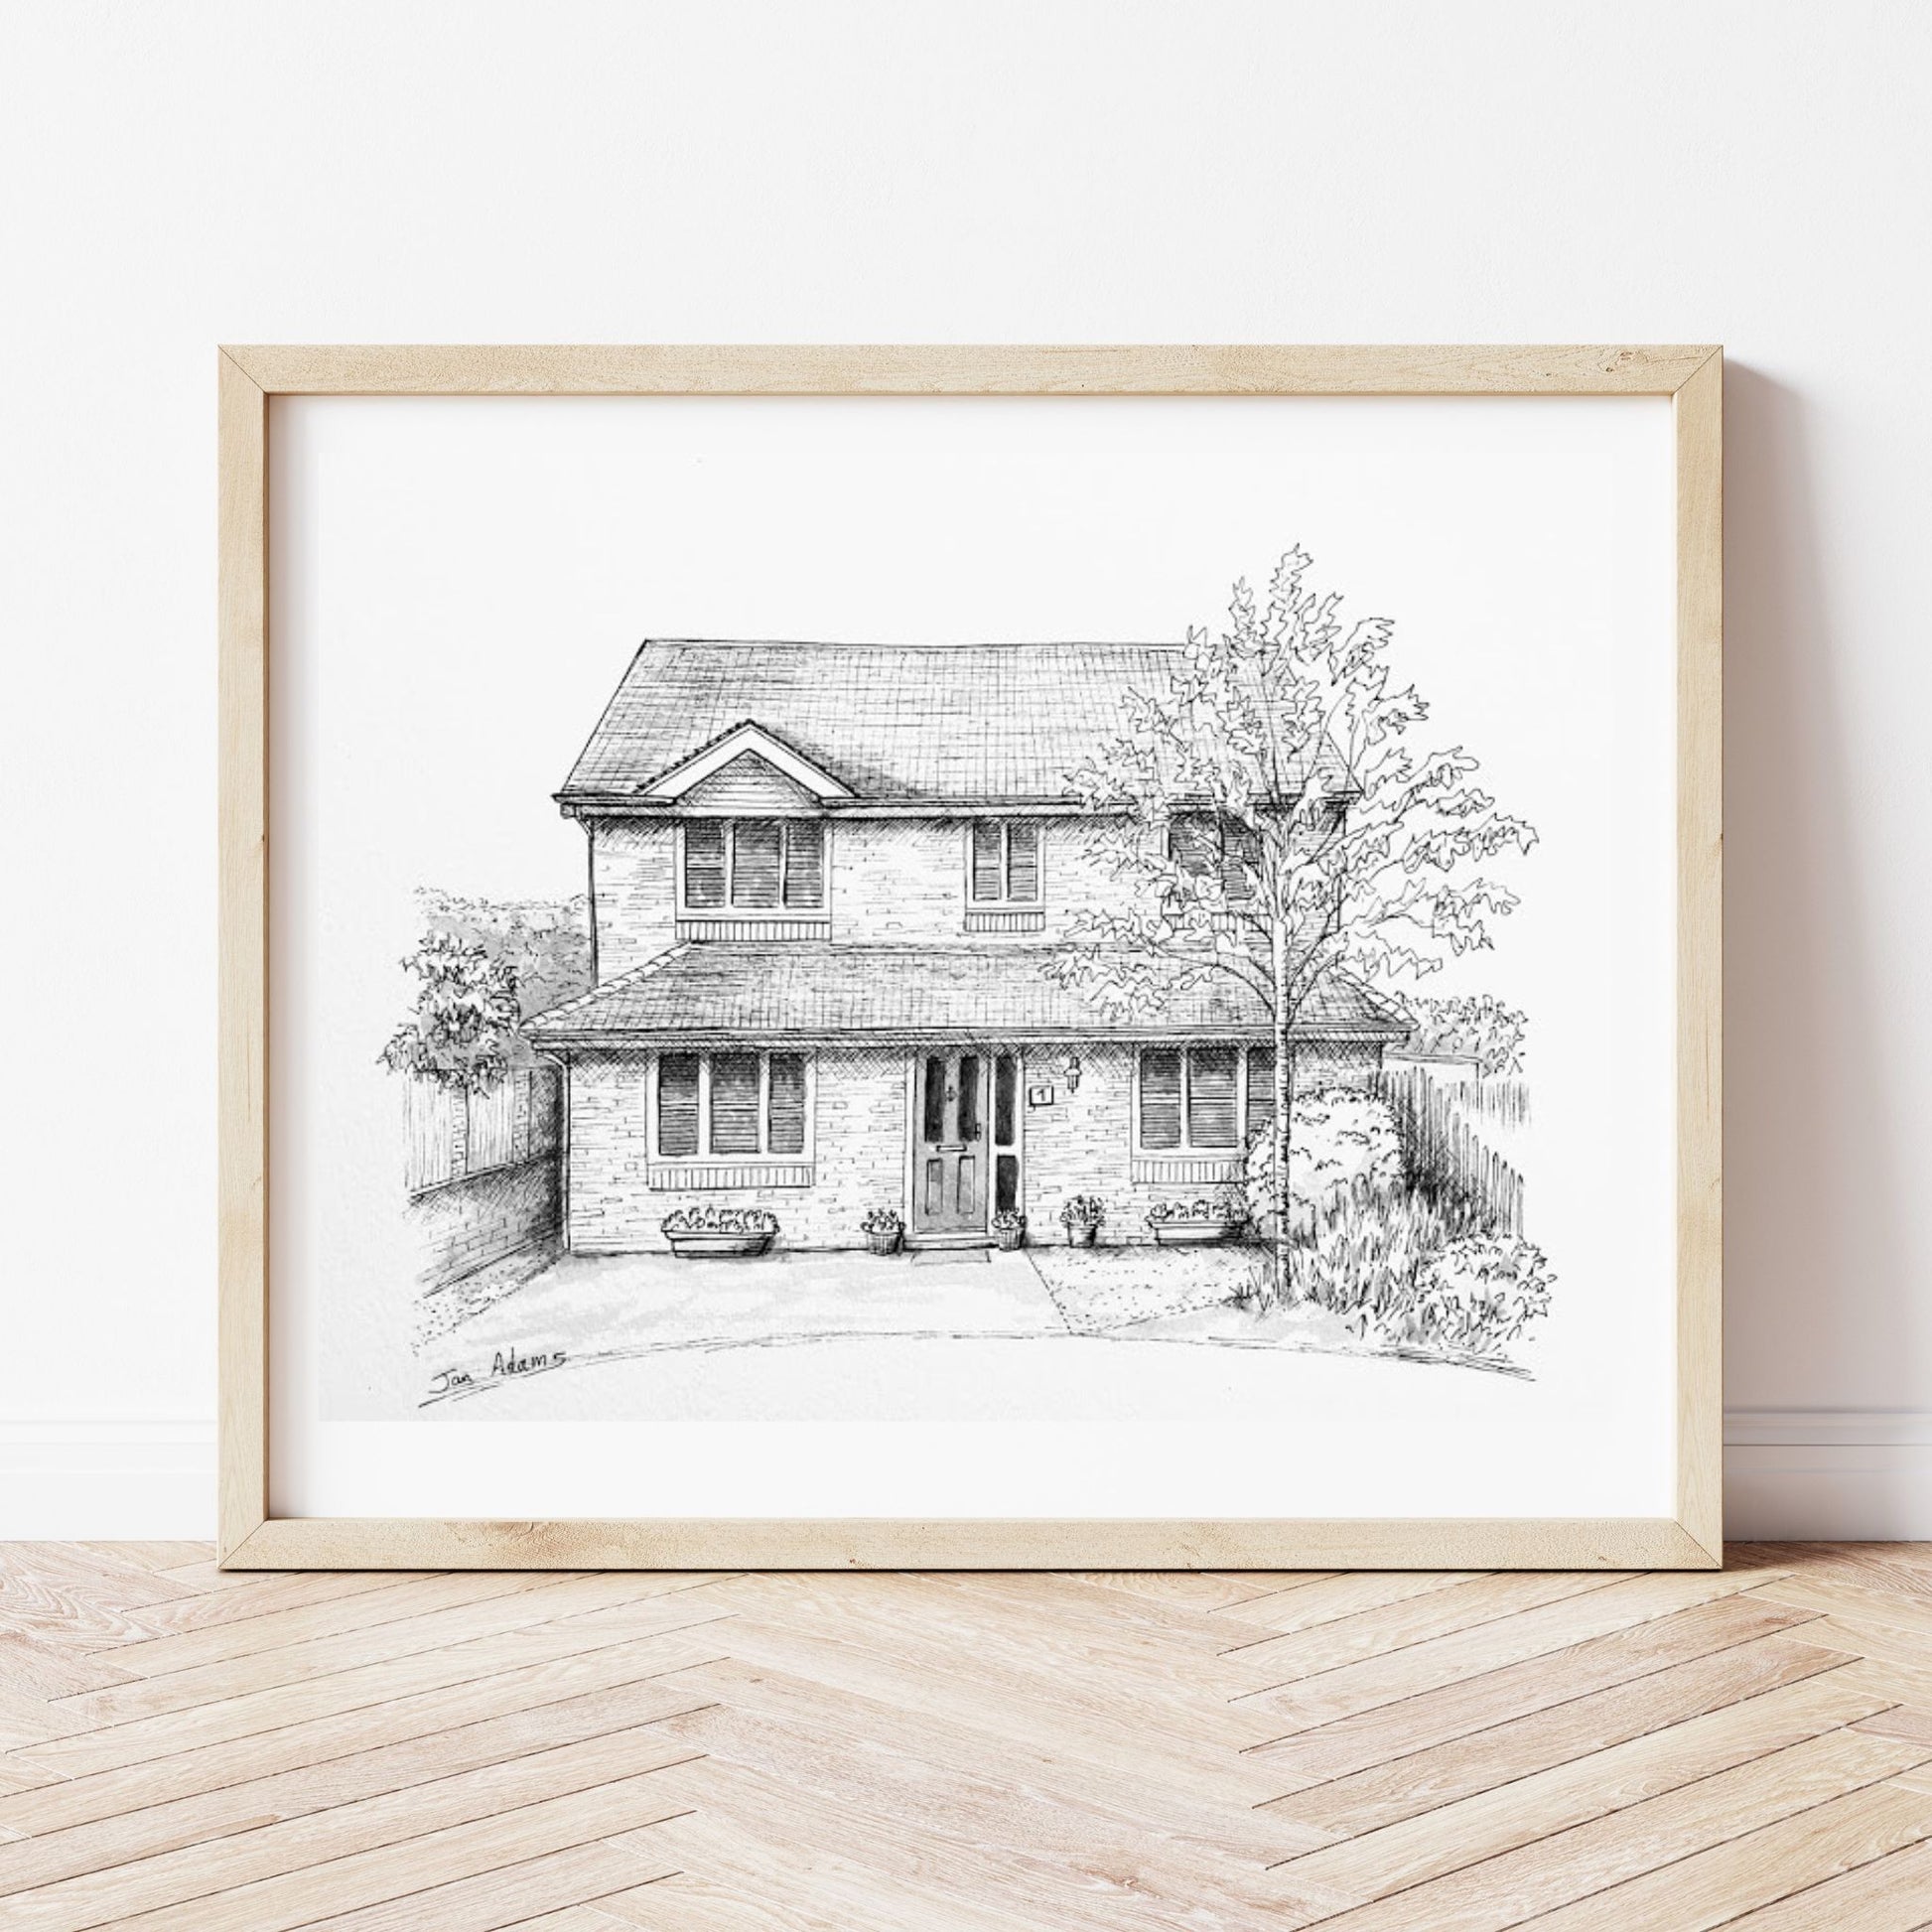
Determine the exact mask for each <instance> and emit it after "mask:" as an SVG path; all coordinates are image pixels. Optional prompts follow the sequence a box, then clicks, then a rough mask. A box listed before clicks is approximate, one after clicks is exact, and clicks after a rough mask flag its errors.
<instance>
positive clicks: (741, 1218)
mask: <svg viewBox="0 0 1932 1932" xmlns="http://www.w3.org/2000/svg"><path fill="white" fill-rule="evenodd" d="M658 1225H659V1226H660V1227H661V1228H662V1229H663V1231H664V1239H665V1240H666V1241H668V1242H669V1243H670V1244H671V1252H672V1254H674V1255H687V1256H689V1255H761V1254H763V1253H764V1251H765V1250H766V1249H767V1248H768V1247H770V1245H771V1242H772V1238H773V1237H774V1236H775V1235H776V1234H777V1232H778V1217H777V1216H776V1215H775V1214H773V1213H772V1212H771V1211H770V1209H769V1208H764V1207H711V1206H706V1207H680V1208H678V1209H676V1210H675V1211H674V1212H672V1213H669V1214H666V1215H665V1216H664V1218H663V1220H662V1221H661V1222H659V1223H658Z"/></svg>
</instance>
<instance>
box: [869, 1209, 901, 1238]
mask: <svg viewBox="0 0 1932 1932" xmlns="http://www.w3.org/2000/svg"><path fill="white" fill-rule="evenodd" d="M859 1232H860V1233H861V1234H903V1233H904V1232H905V1223H904V1222H903V1221H902V1220H900V1219H899V1216H898V1210H897V1208H894V1207H872V1208H868V1209H867V1210H866V1218H865V1219H864V1220H863V1221H861V1222H860V1223H859Z"/></svg>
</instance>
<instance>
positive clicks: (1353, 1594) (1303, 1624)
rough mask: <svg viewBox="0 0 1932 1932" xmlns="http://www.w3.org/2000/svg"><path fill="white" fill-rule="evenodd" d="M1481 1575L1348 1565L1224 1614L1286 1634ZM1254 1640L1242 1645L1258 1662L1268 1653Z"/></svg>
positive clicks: (1476, 1579)
mask: <svg viewBox="0 0 1932 1932" xmlns="http://www.w3.org/2000/svg"><path fill="white" fill-rule="evenodd" d="M1479 1581H1481V1579H1480V1578H1479V1577H1478V1575H1477V1573H1475V1572H1473V1571H1467V1570H1356V1571H1348V1572H1344V1573H1343V1574H1341V1575H1340V1576H1335V1577H1323V1578H1321V1579H1320V1580H1319V1581H1318V1582H1315V1583H1311V1584H1309V1585H1308V1586H1306V1587H1303V1588H1301V1589H1287V1590H1281V1591H1278V1592H1276V1593H1275V1594H1273V1595H1270V1596H1263V1597H1260V1598H1258V1599H1256V1600H1255V1601H1252V1602H1247V1603H1242V1604H1238V1605H1235V1606H1233V1607H1231V1608H1230V1609H1229V1610H1228V1612H1227V1613H1226V1616H1225V1618H1223V1619H1222V1620H1224V1621H1230V1622H1240V1623H1246V1624H1252V1625H1253V1626H1254V1627H1255V1628H1257V1629H1260V1630H1266V1631H1269V1632H1270V1633H1272V1634H1273V1635H1275V1636H1279V1637H1289V1636H1294V1635H1295V1634H1297V1633H1298V1632H1299V1631H1303V1630H1313V1629H1315V1628H1317V1627H1318V1626H1320V1625H1321V1624H1324V1623H1338V1622H1340V1621H1341V1620H1342V1619H1343V1618H1345V1617H1357V1618H1358V1617H1360V1616H1362V1615H1363V1614H1364V1613H1365V1612H1367V1611H1369V1610H1381V1609H1387V1608H1389V1607H1390V1606H1391V1605H1393V1604H1396V1603H1405V1602H1407V1601H1409V1600H1410V1599H1411V1598H1412V1597H1417V1596H1434V1595H1435V1594H1436V1592H1437V1591H1438V1590H1445V1589H1449V1588H1452V1587H1454V1586H1456V1585H1458V1584H1472V1583H1476V1582H1479ZM1460 1600H1466V1599H1458V1601H1460ZM1255 1642H1256V1640H1254V1639H1250V1640H1249V1641H1248V1642H1247V1643H1245V1644H1244V1645H1243V1646H1242V1648H1243V1649H1244V1650H1246V1651H1248V1652H1250V1653H1251V1654H1250V1656H1249V1658H1248V1661H1249V1662H1251V1663H1256V1664H1260V1663H1261V1660H1262V1657H1265V1656H1266V1653H1265V1652H1263V1653H1261V1655H1260V1656H1255V1655H1253V1654H1252V1653H1253V1651H1254V1647H1255ZM1230 1648H1232V1646H1230Z"/></svg>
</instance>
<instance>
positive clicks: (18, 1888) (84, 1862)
mask: <svg viewBox="0 0 1932 1932" xmlns="http://www.w3.org/2000/svg"><path fill="white" fill-rule="evenodd" d="M692 1704H693V1700H692V1699H690V1698H688V1697H682V1696H679V1695H677V1694H676V1693H673V1692H669V1691H666V1690H665V1689H664V1688H663V1686H662V1685H661V1684H659V1683H657V1682H655V1681H654V1680H651V1679H644V1680H642V1681H640V1682H637V1683H633V1684H628V1685H623V1686H620V1687H619V1688H617V1689H615V1690H599V1691H593V1692H590V1693H588V1694H586V1695H584V1696H581V1697H574V1698H566V1699H563V1700H561V1701H560V1702H557V1703H554V1704H544V1705H539V1706H538V1707H536V1708H535V1709H534V1710H519V1711H514V1712H511V1713H509V1714H507V1715H506V1716H503V1717H499V1718H487V1719H484V1720H483V1721H482V1722H481V1723H477V1724H471V1725H460V1726H458V1727H456V1728H454V1729H445V1730H438V1731H436V1732H434V1733H433V1734H431V1735H428V1736H423V1737H414V1738H411V1739H409V1740H408V1741H406V1742H403V1743H392V1744H379V1745H377V1746H376V1747H375V1748H373V1749H371V1750H363V1751H356V1752H352V1753H350V1754H348V1755H345V1756H341V1757H334V1758H331V1759H329V1760H328V1761H326V1762H323V1763H312V1764H305V1765H303V1766H302V1767H301V1768H300V1769H295V1770H285V1771H279V1772H276V1773H273V1774H272V1775H270V1776H267V1777H260V1778H250V1779H247V1780H246V1781H244V1782H240V1783H236V1784H229V1785H223V1786H222V1787H220V1788H219V1789H218V1790H214V1791H207V1792H202V1793H200V1794H198V1795H196V1796H194V1797H188V1798H176V1799H172V1800H169V1801H166V1802H164V1803H160V1804H149V1805H145V1806H142V1807H140V1808H139V1809H135V1810H130V1811H122V1812H118V1813H116V1814H115V1815H114V1816H112V1817H109V1818H102V1819H97V1820H95V1821H93V1822H92V1823H90V1824H83V1825H74V1826H70V1827H69V1828H68V1829H67V1830H65V1831H57V1832H46V1833H42V1834H40V1835H38V1836H36V1837H33V1838H28V1839H23V1840H22V1841H21V1842H20V1843H19V1844H17V1845H14V1846H11V1847H4V1848H0V1897H4V1896H5V1895H7V1894H9V1893H12V1892H22V1891H26V1890H28V1889H30V1888H31V1887H34V1886H37V1885H49V1884H52V1883H54V1882H55V1881H56V1880H58V1879H62V1878H71V1877H76V1876H78V1875H79V1874H81V1873H83V1872H92V1871H101V1870H105V1869H107V1868H108V1867H110V1866H112V1865H117V1864H125V1863H131V1862H133V1861H134V1860H136V1859H148V1858H154V1857H157V1856H159V1855H160V1854H162V1853H166V1852H175V1851H186V1850H190V1849H193V1848H199V1847H206V1846H208V1845H211V1844H212V1843H213V1842H214V1841H215V1840H217V1839H223V1838H226V1837H228V1836H230V1835H231V1834H234V1833H240V1832H250V1831H255V1830H258V1829H260V1828H261V1827H262V1826H264V1825H269V1824H280V1823H284V1822H286V1821H288V1820H290V1819H294V1818H300V1817H303V1816H305V1815H307V1814H309V1813H311V1812H319V1811H330V1810H333V1809H334V1808H335V1807H337V1806H339V1805H346V1804H349V1803H352V1802H353V1801H355V1800H357V1799H362V1798H373V1797H379V1796H381V1795H383V1794H385V1793H391V1792H398V1791H404V1790H408V1789H409V1788H411V1787H412V1786H422V1785H426V1784H429V1783H431V1782H434V1781H435V1780H437V1779H442V1778H449V1777H453V1776H455V1775H457V1774H458V1773H460V1772H464V1771H473V1770H478V1769H481V1768H482V1767H483V1766H485V1765H490V1764H500V1763H504V1762H506V1761H509V1760H511V1759H518V1758H523V1757H526V1756H528V1755H530V1754H531V1753H534V1752H542V1751H547V1750H551V1749H554V1748H556V1747H557V1746H559V1745H563V1744H574V1743H581V1742H583V1741H585V1740H586V1739H588V1738H592V1737H599V1736H603V1735H605V1734H607V1733H609V1732H614V1731H633V1730H635V1729H637V1728H638V1727H640V1726H647V1725H663V1724H665V1723H667V1722H668V1721H669V1720H671V1719H673V1718H675V1717H678V1716H680V1715H683V1714H684V1713H686V1712H687V1711H688V1710H689V1709H690V1707H691V1706H692ZM699 1708H702V1707H699ZM664 1735H665V1739H666V1744H665V1748H666V1749H667V1750H669V1751H670V1752H671V1755H672V1756H676V1755H678V1754H679V1753H678V1748H677V1747H676V1746H674V1745H673V1744H672V1742H671V1737H672V1733H670V1732H665V1733H664ZM678 1735H680V1736H683V1735H686V1733H678ZM3 1910H4V1908H0V1911H3Z"/></svg>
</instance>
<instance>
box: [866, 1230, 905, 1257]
mask: <svg viewBox="0 0 1932 1932" xmlns="http://www.w3.org/2000/svg"><path fill="white" fill-rule="evenodd" d="M903 1234H904V1229H902V1228H895V1229H894V1230H893V1231H892V1233H891V1234H868V1235H867V1236H866V1247H867V1249H868V1250H869V1251H870V1252H871V1253H873V1254H876V1255H896V1254H897V1253H898V1244H899V1240H900V1238H901V1236H902V1235H903Z"/></svg>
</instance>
